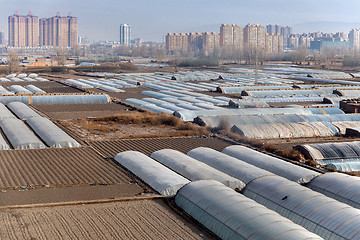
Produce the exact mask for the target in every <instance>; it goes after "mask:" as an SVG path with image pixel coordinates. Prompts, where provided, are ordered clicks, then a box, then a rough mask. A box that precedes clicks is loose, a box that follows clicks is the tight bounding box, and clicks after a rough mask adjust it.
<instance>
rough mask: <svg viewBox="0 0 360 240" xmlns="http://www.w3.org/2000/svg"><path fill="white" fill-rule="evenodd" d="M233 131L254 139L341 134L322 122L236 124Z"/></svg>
mask: <svg viewBox="0 0 360 240" xmlns="http://www.w3.org/2000/svg"><path fill="white" fill-rule="evenodd" d="M231 131H232V132H235V133H238V134H240V135H242V136H246V137H249V138H254V139H274V138H304V137H330V136H335V135H338V134H339V133H338V131H337V129H336V128H334V127H332V126H331V125H329V124H326V123H321V122H311V123H306V122H300V123H268V124H248V125H234V126H233V127H232V128H231Z"/></svg>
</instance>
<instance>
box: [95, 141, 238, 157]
mask: <svg viewBox="0 0 360 240" xmlns="http://www.w3.org/2000/svg"><path fill="white" fill-rule="evenodd" d="M89 144H90V145H91V146H93V147H94V148H95V149H97V150H98V151H99V152H100V153H101V154H103V155H104V156H105V157H109V158H113V157H114V156H115V155H116V154H118V153H119V152H123V151H128V150H132V151H139V152H142V153H144V154H146V155H150V154H151V153H153V152H155V151H157V150H161V149H164V148H170V149H175V150H178V151H180V152H183V153H187V152H188V151H190V150H191V149H194V148H197V147H209V148H212V149H215V150H218V151H221V150H223V149H224V148H225V147H228V146H230V145H232V143H230V142H227V141H225V140H222V139H220V138H214V137H206V138H204V137H177V138H149V139H146V138H143V139H124V140H116V141H91V142H89Z"/></svg>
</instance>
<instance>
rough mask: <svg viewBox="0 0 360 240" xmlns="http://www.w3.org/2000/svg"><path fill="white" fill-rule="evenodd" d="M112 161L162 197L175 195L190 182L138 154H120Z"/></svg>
mask: <svg viewBox="0 0 360 240" xmlns="http://www.w3.org/2000/svg"><path fill="white" fill-rule="evenodd" d="M114 159H115V160H116V161H117V162H118V163H120V164H121V165H123V166H124V167H125V168H127V169H128V170H129V171H131V172H132V173H134V174H135V175H136V176H137V177H139V178H140V179H142V180H143V181H144V182H146V183H147V184H149V185H150V186H151V187H152V188H153V189H155V190H156V191H157V192H159V193H160V194H161V195H164V196H170V195H175V194H176V192H177V191H178V190H179V189H180V188H181V187H182V186H184V185H185V184H187V183H189V182H190V181H189V180H187V179H186V178H184V177H182V176H180V175H179V174H177V173H175V172H174V171H172V170H170V169H169V168H167V167H165V166H164V165H162V164H160V163H158V162H156V161H155V160H154V159H151V158H149V157H148V156H146V155H145V154H143V153H140V152H136V151H125V152H121V153H118V154H116V156H115V158H114Z"/></svg>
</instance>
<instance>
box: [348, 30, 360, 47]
mask: <svg viewBox="0 0 360 240" xmlns="http://www.w3.org/2000/svg"><path fill="white" fill-rule="evenodd" d="M349 41H350V47H351V48H353V49H354V50H357V51H359V50H360V29H352V30H351V31H350V33H349Z"/></svg>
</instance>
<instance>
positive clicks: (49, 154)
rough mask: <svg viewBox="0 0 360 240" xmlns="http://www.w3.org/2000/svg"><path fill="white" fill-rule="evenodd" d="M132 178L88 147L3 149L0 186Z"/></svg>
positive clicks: (113, 181)
mask: <svg viewBox="0 0 360 240" xmlns="http://www.w3.org/2000/svg"><path fill="white" fill-rule="evenodd" d="M132 182H133V178H132V177H131V175H129V174H128V173H127V172H126V171H125V170H124V169H122V168H121V167H120V166H118V165H117V164H116V163H114V162H113V161H112V160H106V159H104V158H103V157H101V156H100V155H99V154H97V152H96V151H95V150H93V149H91V148H89V147H85V148H64V149H34V150H10V151H0V189H3V190H4V189H20V188H22V189H24V188H25V189H29V188H30V189H31V188H38V187H46V186H54V187H63V186H79V185H90V184H105V185H111V184H126V185H128V187H129V188H136V189H139V188H140V187H139V186H136V185H133V184H132Z"/></svg>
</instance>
